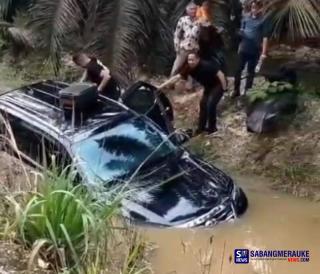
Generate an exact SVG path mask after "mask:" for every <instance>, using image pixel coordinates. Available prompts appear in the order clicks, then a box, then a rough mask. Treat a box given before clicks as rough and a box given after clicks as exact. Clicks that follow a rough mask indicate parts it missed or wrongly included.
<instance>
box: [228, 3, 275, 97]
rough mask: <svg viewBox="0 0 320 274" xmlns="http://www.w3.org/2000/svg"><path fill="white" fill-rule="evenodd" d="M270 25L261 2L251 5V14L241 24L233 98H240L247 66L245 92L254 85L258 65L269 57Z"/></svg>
mask: <svg viewBox="0 0 320 274" xmlns="http://www.w3.org/2000/svg"><path fill="white" fill-rule="evenodd" d="M268 27H269V26H268V24H267V22H266V20H265V18H264V16H263V14H262V4H261V2H260V1H252V2H251V3H250V12H249V13H248V14H246V15H245V16H244V17H243V19H242V22H241V29H240V34H241V37H242V38H241V42H240V45H239V59H240V64H239V67H238V69H237V71H236V75H235V82H234V92H233V94H232V97H233V98H234V97H237V96H240V84H241V74H242V71H243V70H244V68H245V66H246V65H247V71H248V76H247V81H246V85H245V92H246V91H247V90H248V89H250V88H251V87H252V85H253V80H254V77H255V68H256V66H257V64H258V63H259V61H260V62H262V61H263V60H264V59H265V58H266V57H267V48H268V35H269V29H268Z"/></svg>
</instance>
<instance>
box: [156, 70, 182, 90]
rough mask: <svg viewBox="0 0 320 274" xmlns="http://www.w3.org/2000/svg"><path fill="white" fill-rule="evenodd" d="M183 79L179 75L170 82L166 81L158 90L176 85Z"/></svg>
mask: <svg viewBox="0 0 320 274" xmlns="http://www.w3.org/2000/svg"><path fill="white" fill-rule="evenodd" d="M181 78H182V77H181V75H180V74H177V75H175V76H173V77H171V78H170V79H169V80H167V81H165V82H164V83H163V84H161V85H160V86H157V89H163V88H165V87H166V86H169V85H172V84H174V83H176V82H177V81H179V80H180V79H181Z"/></svg>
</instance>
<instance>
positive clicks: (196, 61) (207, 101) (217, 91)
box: [158, 53, 227, 135]
mask: <svg viewBox="0 0 320 274" xmlns="http://www.w3.org/2000/svg"><path fill="white" fill-rule="evenodd" d="M188 76H191V77H192V78H193V79H194V80H196V81H197V82H198V83H200V84H201V85H202V86H203V87H204V91H203V95H202V98H201V100H200V112H199V122H198V127H197V130H196V131H195V135H197V134H200V133H202V132H204V131H207V132H208V133H209V134H211V133H214V132H216V131H217V125H216V116H217V113H216V111H217V105H218V103H219V101H220V99H221V98H222V96H223V93H224V91H226V89H227V81H226V78H225V75H224V74H223V72H222V71H221V70H219V68H218V67H216V66H215V65H214V64H213V63H211V62H207V61H204V60H200V57H199V54H198V53H189V55H188V57H187V63H186V64H185V65H184V66H183V67H182V68H181V70H180V71H179V74H178V75H175V76H173V77H172V78H170V79H169V80H168V81H166V82H165V83H163V84H162V85H160V86H159V87H158V89H162V88H164V87H166V86H167V85H171V84H173V83H175V82H176V81H178V80H180V79H181V78H184V79H185V78H186V77H188Z"/></svg>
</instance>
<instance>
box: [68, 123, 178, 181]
mask: <svg viewBox="0 0 320 274" xmlns="http://www.w3.org/2000/svg"><path fill="white" fill-rule="evenodd" d="M72 149H73V151H74V153H75V155H76V157H77V159H78V160H79V164H80V165H81V166H82V167H83V168H84V171H85V173H86V175H87V176H89V179H90V181H92V180H93V181H96V180H97V179H100V180H103V181H111V180H114V179H117V178H119V177H121V178H122V177H123V176H127V175H130V174H132V173H133V172H134V171H135V170H136V169H137V168H138V167H139V166H140V165H141V164H144V163H146V162H148V163H150V162H157V161H161V160H163V159H164V158H166V157H167V156H169V155H171V154H175V153H176V152H177V149H178V148H177V147H175V146H174V145H173V144H172V143H171V142H170V141H168V137H167V136H166V135H164V134H162V133H160V131H158V130H156V129H155V128H154V127H153V126H151V125H149V124H148V123H146V121H144V120H143V119H142V118H139V117H134V118H131V119H128V120H126V121H122V122H121V123H119V124H117V125H115V126H114V127H112V128H111V129H110V128H107V127H105V126H102V127H99V128H98V129H96V130H94V132H93V133H92V134H91V135H90V136H89V137H88V138H87V139H85V140H82V141H79V142H77V143H75V144H74V145H73V146H72Z"/></svg>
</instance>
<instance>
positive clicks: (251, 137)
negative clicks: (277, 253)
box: [155, 79, 320, 201]
mask: <svg viewBox="0 0 320 274" xmlns="http://www.w3.org/2000/svg"><path fill="white" fill-rule="evenodd" d="M257 81H261V79H257ZM155 82H161V80H159V79H156V80H155ZM229 82H230V83H231V85H229V87H230V90H232V79H229ZM166 93H167V94H168V95H169V96H170V97H171V99H172V102H173V105H174V108H175V115H176V116H175V118H176V128H190V127H192V128H195V126H196V122H197V117H198V104H199V100H200V98H201V90H198V91H197V92H192V93H190V92H189V93H188V92H186V91H184V90H180V91H166ZM218 115H219V117H218V129H219V132H218V133H217V134H214V135H212V136H205V135H202V136H199V137H196V138H194V139H192V140H191V142H190V144H189V147H190V148H191V149H192V150H193V151H194V152H196V153H198V154H199V155H201V156H203V157H204V158H206V159H207V160H208V161H211V162H212V163H213V164H215V163H216V164H219V165H222V166H223V167H224V168H225V169H226V170H230V171H236V172H240V173H243V174H245V175H247V176H250V174H253V175H260V176H264V177H266V179H267V180H266V181H268V182H270V187H271V188H273V189H276V190H279V191H284V192H287V193H291V194H293V195H295V196H298V197H306V198H309V199H312V200H315V201H319V200H320V138H319V136H320V98H317V97H314V96H311V95H307V94H301V96H300V99H299V109H298V111H297V114H296V117H295V119H294V120H293V121H292V123H291V124H288V125H287V127H286V128H283V129H281V130H280V131H279V132H277V133H275V134H272V135H257V134H254V133H249V132H247V130H246V123H245V121H246V115H245V109H244V105H243V103H241V99H240V100H236V101H234V100H231V99H230V92H229V93H227V94H225V96H224V98H223V100H222V101H221V102H220V104H219V114H218Z"/></svg>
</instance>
